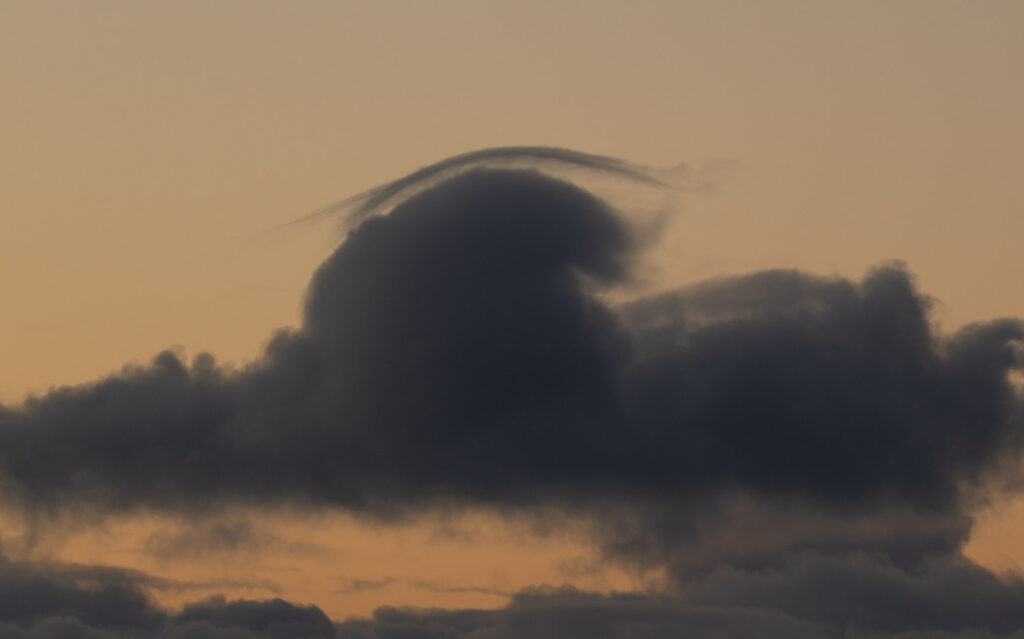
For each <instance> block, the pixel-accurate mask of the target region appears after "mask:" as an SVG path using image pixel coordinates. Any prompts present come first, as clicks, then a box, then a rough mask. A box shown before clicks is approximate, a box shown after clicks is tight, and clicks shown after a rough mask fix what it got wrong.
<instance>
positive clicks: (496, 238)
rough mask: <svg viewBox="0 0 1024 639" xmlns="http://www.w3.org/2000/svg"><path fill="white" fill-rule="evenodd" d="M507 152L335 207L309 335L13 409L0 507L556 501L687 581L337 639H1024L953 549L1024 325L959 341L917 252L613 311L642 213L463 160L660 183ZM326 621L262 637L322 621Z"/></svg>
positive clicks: (1016, 401)
mask: <svg viewBox="0 0 1024 639" xmlns="http://www.w3.org/2000/svg"><path fill="white" fill-rule="evenodd" d="M499 151H500V152H499ZM499 151H485V152H481V153H478V154H468V155H466V156H458V157H456V158H452V159H450V160H446V161H443V162H441V163H439V164H437V165H434V166H432V167H428V168H427V169H423V170H422V171H419V172H417V173H414V174H412V175H410V176H408V177H407V178H403V179H400V180H398V181H396V182H394V183H392V184H390V185H386V186H384V187H381V189H378V190H375V191H371V192H369V193H367V194H364V195H362V196H359V197H357V198H356V199H354V200H352V201H350V202H347V203H346V205H351V206H354V207H356V208H355V209H354V210H355V211H356V212H357V215H356V218H357V221H358V225H357V226H355V227H354V228H353V229H352V230H350V232H349V233H348V236H347V237H346V239H345V240H344V242H343V243H342V244H341V245H340V246H339V247H338V248H337V250H336V251H335V252H334V254H333V255H331V257H330V258H329V259H328V260H327V261H326V262H324V264H323V265H322V266H321V267H320V268H319V269H318V271H317V272H316V274H315V275H314V277H313V280H312V282H311V284H310V288H309V292H308V296H307V300H306V306H305V314H304V320H303V323H302V325H301V326H300V327H299V328H297V329H295V330H290V331H280V332H278V333H277V334H276V335H275V336H274V338H273V339H272V340H271V341H270V343H269V345H268V346H267V349H266V352H265V354H264V356H263V357H262V358H261V359H259V360H258V361H256V362H255V363H253V364H252V365H251V366H249V367H247V368H246V369H244V370H241V371H237V372H228V371H226V370H223V369H221V368H219V367H218V366H217V365H216V363H215V362H214V360H213V358H212V357H211V356H210V355H206V354H203V355H200V356H199V357H197V358H196V359H195V360H194V361H193V362H192V363H185V362H183V361H182V359H181V358H180V357H179V356H177V355H174V354H172V353H169V352H167V353H162V354H160V355H159V356H157V358H156V359H155V360H154V361H153V362H152V364H150V365H149V366H145V367H136V368H131V367H129V368H126V369H124V370H123V371H122V372H121V373H120V374H118V375H115V376H112V377H110V378H108V379H104V380H101V381H99V382H97V383H95V384H91V385H85V386H80V387H73V388H62V389H57V390H55V391H52V392H50V393H48V394H46V395H44V396H40V397H33V398H29V399H28V400H26V402H25V403H24V405H23V406H18V407H8V408H3V407H0V478H2V481H3V483H4V486H5V489H6V494H7V495H9V499H10V500H12V501H13V502H15V503H17V504H18V505H20V507H22V508H23V509H26V510H31V511H33V512H34V513H35V514H36V515H39V514H45V513H46V512H47V511H59V510H68V509H70V510H78V511H85V510H90V511H96V512H100V513H109V512H120V511H129V510H132V509H139V508H148V509H165V510H176V511H185V512H189V513H196V512H198V513H203V512H218V510H219V509H220V508H221V507H222V506H224V505H230V504H235V503H242V504H249V505H258V504H263V503H280V502H289V503H298V504H306V505H330V506H334V507H341V508H346V509H349V510H351V511H353V512H357V513H363V514H368V515H372V516H377V517H387V516H393V515H396V514H404V513H415V512H422V511H424V510H427V509H430V508H432V507H434V506H437V505H442V504H443V505H445V506H451V505H453V504H454V505H461V506H465V507H473V506H484V507H488V508H497V509H504V510H514V511H517V512H525V513H530V512H534V509H537V510H536V512H541V511H542V510H543V509H548V510H551V509H555V510H557V511H559V512H562V513H565V514H566V515H568V516H570V517H580V518H583V519H584V520H585V521H587V522H589V526H590V529H591V530H592V531H593V534H594V538H595V539H596V540H597V541H598V543H599V544H600V545H601V548H603V549H604V551H605V553H606V556H607V557H609V558H614V559H618V560H624V561H629V562H636V563H638V564H640V565H643V566H648V567H651V566H654V567H662V568H665V569H666V570H667V574H668V575H669V577H670V580H671V583H672V590H673V593H674V594H673V595H672V597H670V598H669V599H665V600H661V599H656V598H651V597H649V596H639V595H637V596H636V597H635V598H630V597H626V598H596V599H595V598H593V597H591V596H583V595H579V594H578V593H576V594H572V595H571V596H570V595H568V594H565V593H561V594H559V593H547V594H545V595H544V596H540V595H537V596H529V597H527V596H522V597H519V598H517V599H516V600H515V601H513V603H512V604H510V606H509V607H508V608H506V609H503V610H502V611H498V612H471V611H464V612H451V613H441V612H436V613H434V612H420V613H413V612H408V611H406V612H403V611H393V610H392V611H384V612H380V613H379V614H378V616H377V617H376V618H375V619H373V620H370V621H363V622H352V623H348V624H343V625H342V626H341V632H342V635H343V636H351V637H385V636H387V637H393V636H410V637H412V636H417V637H419V636H438V637H440V636H444V637H463V636H465V637H470V636H472V637H521V636H530V637H544V636H559V637H572V636H581V637H583V636H588V637H597V636H608V637H618V636H630V637H643V636H652V637H654V636H676V635H678V634H694V635H695V636H738V635H742V634H743V633H748V634H749V633H750V632H753V631H754V629H760V630H759V631H758V632H757V633H755V634H758V635H759V636H821V635H820V633H821V632H827V633H835V632H837V631H838V629H842V628H843V627H847V626H849V627H851V628H855V629H858V630H857V631H858V632H860V631H861V629H862V630H863V631H864V632H881V633H899V632H910V631H916V630H922V629H923V630H928V631H932V630H935V631H936V632H938V631H951V632H966V631H971V632H974V631H978V632H982V631H983V630H984V629H985V628H988V630H990V631H992V632H994V633H1003V635H1007V634H1009V633H1011V632H1013V631H1015V630H1017V629H1020V628H1024V619H1022V618H1021V616H1020V615H1019V614H1018V613H1017V612H1016V608H1017V607H1019V606H1017V605H1016V603H1015V602H1017V601H1020V595H1021V588H1020V585H1019V584H1017V583H1007V582H1004V581H1000V580H999V579H997V578H996V577H994V576H992V575H991V574H989V573H987V572H986V571H984V570H982V569H981V568H978V567H976V566H972V565H970V564H969V563H968V562H966V560H964V559H963V558H962V556H961V555H960V548H961V546H962V544H963V543H964V541H965V540H966V538H967V535H968V534H969V531H970V523H971V521H970V514H971V508H972V507H973V506H974V504H975V503H976V500H977V499H978V498H979V497H980V495H981V494H982V492H981V491H982V489H983V488H985V487H986V486H988V485H989V484H990V483H991V482H993V481H994V480H996V479H1000V478H1002V477H1003V476H1004V475H1005V473H1008V472H1009V471H1010V470H1012V469H1013V468H1014V467H1015V465H1016V464H1017V462H1018V461H1019V458H1020V451H1021V447H1022V444H1024V442H1022V434H1024V410H1022V406H1024V403H1022V399H1021V395H1020V392H1019V391H1018V390H1017V389H1016V388H1015V387H1014V385H1013V383H1012V381H1011V373H1013V372H1014V371H1019V370H1020V369H1021V366H1022V364H1024V361H1022V356H1021V348H1020V344H1021V340H1022V339H1024V323H1022V322H1021V321H1020V320H1014V319H1008V320H999V321H993V322H987V323H981V324H977V325H972V326H968V327H966V328H963V329H961V330H959V331H957V332H955V333H952V334H944V333H942V332H941V331H939V330H938V329H937V327H936V326H935V325H934V323H933V322H932V321H931V319H930V315H929V311H930V305H931V302H930V300H929V298H927V297H926V296H924V295H922V294H921V293H920V292H918V291H917V289H916V287H915V285H914V282H913V278H912V277H911V276H910V274H909V273H908V272H907V270H906V269H905V268H904V267H903V266H902V265H899V264H888V265H882V266H880V267H877V268H875V269H873V270H872V271H871V272H869V273H868V274H867V275H866V276H865V277H864V278H863V280H861V281H851V280H847V279H843V278H838V277H832V278H825V277H819V276H814V275H810V274H806V273H800V272H796V271H782V270H779V271H766V272H760V273H754V274H750V275H745V276H740V277H732V278H721V279H715V280H711V281H708V282H704V283H702V284H699V285H696V286H693V287H690V288H687V289H683V290H679V291H675V292H671V293H667V294H663V295H659V296H655V297H650V298H645V299H638V300H634V301H632V302H630V303H628V304H625V305H618V306H615V305H611V304H609V303H608V302H607V301H606V299H607V297H608V296H607V295H606V294H607V293H609V292H613V291H616V290H617V287H621V286H624V285H626V284H628V282H629V277H630V264H631V263H632V261H633V259H635V258H636V256H637V254H638V252H640V251H641V250H642V244H641V243H640V242H638V241H637V237H638V232H637V229H636V228H634V227H633V226H632V225H631V224H630V221H629V219H628V217H627V216H624V215H622V214H621V213H620V212H618V211H616V210H615V209H614V208H612V207H610V206H609V205H608V204H606V203H605V202H602V201H601V200H599V199H597V198H596V197H594V196H593V195H591V194H589V193H587V192H585V191H583V190H581V189H580V188H578V187H575V186H572V185H570V184H568V183H566V182H562V181H559V180H556V179H553V178H550V177H546V176H544V175H542V174H540V173H538V172H535V171H529V170H510V169H500V170H499V169H480V168H467V167H472V166H477V165H478V164H479V163H481V162H483V163H484V164H486V163H487V162H488V161H490V160H499V159H503V158H506V157H513V156H514V157H527V158H538V157H539V158H548V157H550V158H553V159H555V160H558V161H561V162H569V163H573V164H580V165H584V166H591V167H596V168H599V169H602V170H608V171H611V172H612V173H616V174H621V175H625V176H627V177H630V178H641V177H643V176H644V175H648V174H646V173H643V172H642V171H640V170H639V169H635V168H634V167H631V166H630V165H625V164H616V163H614V162H612V161H610V160H608V159H607V158H596V159H595V158H592V157H591V156H582V155H578V154H572V153H568V154H567V152H563V151H551V150H547V151H544V152H543V153H542V152H540V151H536V150H530V149H515V150H510V151H508V152H507V153H506V152H505V151H503V150H499ZM451 171H454V173H455V176H454V177H450V178H449V179H444V178H448V177H449V175H451V173H450V172H451ZM648 177H649V178H650V179H651V180H654V179H655V178H653V177H651V176H649V175H648ZM410 193H411V195H408V197H406V195H407V194H410ZM391 204H394V208H393V209H391V210H390V211H389V212H387V214H383V212H381V211H382V210H383V208H384V207H385V206H386V205H387V206H389V205H391ZM207 532H210V531H207ZM216 532H217V531H213V533H216ZM219 532H222V533H224V535H220V538H222V539H221V540H222V541H224V543H228V544H231V543H233V542H232V539H235V538H238V534H242V536H244V534H245V533H246V531H244V530H227V529H225V530H222V531H219ZM207 537H211V535H207ZM212 538H217V534H212ZM212 538H211V539H207V540H206V541H205V542H204V541H199V540H197V541H196V543H199V544H202V543H213V541H214V540H213V539H212ZM164 541H167V543H168V544H171V545H173V543H172V541H173V540H171V541H168V540H164ZM164 545H167V544H164ZM810 602H814V603H810ZM895 602H899V603H895ZM275 605H277V606H279V607H280V606H286V605H287V604H284V603H283V602H282V603H281V604H275ZM211 606H213V608H211V609H210V610H215V611H216V613H214V612H209V613H208V614H207V613H206V612H201V611H202V610H206V609H203V608H192V609H190V610H191V612H188V611H186V613H183V614H184V615H185V616H184V617H181V618H180V619H179V621H181V620H184V621H182V623H183V624H185V625H189V624H191V625H189V626H188V627H189V628H190V629H189V630H188V632H190V633H192V634H188V635H185V634H182V635H181V636H215V635H211V634H206V635H204V634H203V633H204V632H207V633H210V632H214V631H216V632H220V630H219V629H220V628H221V627H222V626H223V625H224V624H226V623H229V622H231V621H230V620H231V619H234V617H231V615H232V614H236V612H237V614H240V615H243V616H244V614H248V613H244V614H243V612H238V611H242V610H248V608H246V607H245V606H240V607H239V606H235V607H232V606H231V605H228V604H224V603H223V602H221V603H217V604H211ZM810 606H813V608H814V610H811V609H810V608H809V607H810ZM887 607H897V608H898V609H899V610H898V611H890V610H888V608H887ZM933 607H936V608H941V610H942V614H935V615H932V617H931V618H928V615H927V614H925V611H927V610H929V609H931V608H933ZM261 610H262V608H261ZM232 611H233V612H232ZM261 614H262V613H261ZM268 614H270V613H268ZM303 614H305V613H303ZM309 614H311V615H312V613H309ZM314 617H316V615H312V616H308V617H303V616H302V615H301V614H300V615H298V616H297V617H295V619H294V620H293V621H294V624H298V625H294V626H289V625H287V624H285V625H284V626H273V627H274V628H279V627H280V628H300V627H301V628H307V626H303V625H302V624H313V625H311V626H308V628H313V630H308V632H313V633H314V635H313V636H320V635H316V634H315V633H316V632H320V630H317V628H320V627H321V626H318V625H317V624H318V623H320V621H317V619H319V617H316V619H314ZM76 618H77V617H76ZM602 620H603V621H602ZM80 621H81V620H80ZM15 623H18V622H17V621H15ZM82 623H86V622H85V621H82ZM231 623H233V622H231ZM288 623H292V621H289V622H288ZM218 624H220V625H218ZM559 624H561V625H559ZM183 627H184V626H183ZM240 627H242V626H240ZM244 627H245V628H247V629H249V630H252V628H255V631H258V632H263V633H271V635H272V634H273V632H277V631H276V630H273V631H272V630H268V628H270V627H271V626H270V625H265V626H259V627H258V628H256V627H255V626H253V627H251V628H250V627H249V626H244ZM211 628H212V630H211ZM558 628H562V630H557V629H558ZM249 630H246V631H249ZM176 632H177V631H176ZM180 632H182V633H184V632H185V631H184V630H180ZM281 632H291V630H282V631H281ZM296 632H298V631H296ZM301 632H307V630H302V631H301ZM346 633H347V634H346ZM574 633H575V634H574ZM645 633H646V634H645ZM716 633H717V634H716ZM816 633H817V634H816ZM175 636H177V635H175ZM268 636H270V635H268ZM965 636H966V635H965Z"/></svg>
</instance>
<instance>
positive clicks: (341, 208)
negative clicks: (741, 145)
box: [283, 146, 685, 226]
mask: <svg viewBox="0 0 1024 639" xmlns="http://www.w3.org/2000/svg"><path fill="white" fill-rule="evenodd" d="M524 161H525V162H527V163H530V164H532V165H535V166H537V167H544V166H550V165H563V166H567V167H575V168H583V169H589V170H592V171H596V172H599V173H604V174H608V175H614V176H618V177H624V178H627V179H629V180H632V181H635V182H637V183H640V184H645V185H648V186H653V187H659V188H669V187H670V181H667V180H666V176H668V175H669V174H670V173H671V174H679V173H680V172H682V171H684V170H685V169H684V166H683V165H679V166H677V167H675V168H673V169H672V170H671V171H665V170H660V169H654V168H650V167H645V166H641V165H639V164H634V163H632V162H628V161H626V160H623V159H620V158H615V157H610V156H606V155H595V154H592V153H583V152H581V151H574V150H572V149H565V148H559V147H550V146H506V147H494V148H490V149H479V150H476V151H469V152H467V153H460V154H459V155H454V156H452V157H449V158H445V159H444V160H441V161H439V162H435V163H434V164H431V165H429V166H426V167H423V168H421V169H418V170H416V171H413V172H412V173H409V174H408V175H406V176H404V177H401V178H398V179H397V180H394V181H391V182H388V183H386V184H381V185H380V186H376V187H374V188H372V189H369V190H366V191H363V192H362V193H357V194H356V195H353V196H351V197H347V198H345V199H343V200H339V201H338V202H335V203H333V204H329V205H327V206H325V207H323V208H321V209H318V210H317V211H314V212H313V213H310V214H309V215H305V216H303V217H301V218H299V219H297V220H293V221H291V222H288V223H286V224H284V225H283V226H293V225H300V224H305V223H308V222H314V221H317V220H321V219H323V218H325V217H330V216H332V215H335V214H338V213H342V212H347V213H348V215H347V218H346V219H347V221H348V222H349V223H358V222H360V221H362V220H364V219H366V218H367V217H368V216H370V215H373V214H374V213H376V212H379V211H380V210H381V209H382V208H383V207H385V206H387V205H388V204H393V203H395V202H396V201H399V200H400V198H401V197H402V196H403V195H405V196H407V195H408V194H409V192H410V191H413V190H415V189H417V188H423V187H425V186H429V185H430V184H432V183H436V182H437V181H438V180H440V179H443V178H445V177H451V176H452V175H454V174H457V173H458V172H460V171H465V170H468V169H471V168H474V167H476V168H480V167H493V166H504V165H506V164H509V163H516V162H524Z"/></svg>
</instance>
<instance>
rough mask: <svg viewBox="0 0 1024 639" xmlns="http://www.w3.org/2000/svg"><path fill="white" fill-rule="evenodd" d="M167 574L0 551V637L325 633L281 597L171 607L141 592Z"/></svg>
mask: <svg viewBox="0 0 1024 639" xmlns="http://www.w3.org/2000/svg"><path fill="white" fill-rule="evenodd" d="M168 582H171V584H170V587H173V582H172V580H165V579H161V578H158V577H153V576H150V575H146V574H144V573H141V572H138V571H134V570H125V569H121V568H114V567H109V566H82V565H76V564H42V563H38V562H18V561H12V560H10V559H7V558H6V557H2V556H0V639H50V638H54V639H57V638H59V639H76V638H82V639H143V638H146V639H156V638H157V637H161V638H168V639H169V638H174V639H199V638H209V639H299V638H302V639H327V638H331V637H334V629H333V625H332V622H331V621H330V620H329V619H328V618H327V616H326V615H324V613H323V612H322V611H320V609H319V608H316V607H315V606H299V605H295V604H291V603H288V602H286V601H283V600H281V599H272V600H267V601H245V600H237V601H226V600H224V599H223V598H214V599H210V600H207V601H203V602H199V603H194V604H191V605H188V606H186V607H185V609H184V610H183V611H181V612H180V613H177V614H174V615H171V614H168V613H167V612H166V611H165V610H163V609H161V608H159V607H158V606H156V605H155V604H154V603H153V602H152V601H151V600H150V598H149V596H148V595H147V594H146V590H148V589H152V588H158V589H160V588H166V587H169V586H168Z"/></svg>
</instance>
